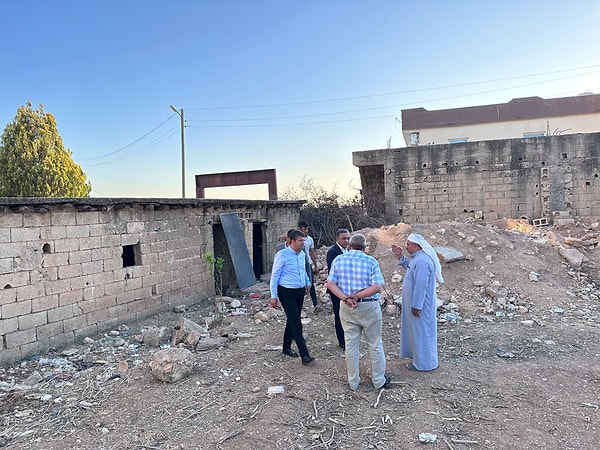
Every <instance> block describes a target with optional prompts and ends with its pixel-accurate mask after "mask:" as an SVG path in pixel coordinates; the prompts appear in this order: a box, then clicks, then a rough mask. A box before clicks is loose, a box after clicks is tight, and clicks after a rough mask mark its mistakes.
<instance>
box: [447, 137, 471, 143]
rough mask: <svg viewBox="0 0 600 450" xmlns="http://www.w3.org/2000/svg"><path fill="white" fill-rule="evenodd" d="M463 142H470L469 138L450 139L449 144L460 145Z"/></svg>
mask: <svg viewBox="0 0 600 450" xmlns="http://www.w3.org/2000/svg"><path fill="white" fill-rule="evenodd" d="M461 142H469V138H468V137H463V138H454V139H448V144H460V143H461Z"/></svg>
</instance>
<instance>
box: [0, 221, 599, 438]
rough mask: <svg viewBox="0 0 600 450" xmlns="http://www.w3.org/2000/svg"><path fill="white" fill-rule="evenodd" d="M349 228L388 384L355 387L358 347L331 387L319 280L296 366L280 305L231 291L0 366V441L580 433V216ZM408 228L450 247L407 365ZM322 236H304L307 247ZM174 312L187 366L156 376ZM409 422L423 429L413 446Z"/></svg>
mask: <svg viewBox="0 0 600 450" xmlns="http://www.w3.org/2000/svg"><path fill="white" fill-rule="evenodd" d="M363 232H364V233H365V234H367V235H368V239H369V243H370V246H369V252H370V253H371V254H372V255H373V256H375V257H376V258H377V259H378V260H379V261H380V264H381V267H382V270H383V272H384V275H385V279H386V286H385V292H384V296H385V298H386V305H384V310H385V314H384V324H383V332H384V344H385V351H386V355H387V358H388V373H389V374H390V375H391V376H392V378H393V381H394V382H393V384H392V387H391V388H390V389H386V390H382V391H378V390H375V389H373V388H372V387H371V386H370V383H369V373H368V372H369V370H368V367H369V364H368V356H367V355H366V354H365V355H363V358H362V362H361V372H362V375H361V376H362V379H363V383H362V385H361V387H360V389H359V391H358V392H355V393H353V392H351V391H350V390H349V389H348V387H347V385H346V378H345V362H344V361H345V360H344V358H343V355H342V354H341V352H340V350H339V349H338V347H337V345H336V339H335V335H334V330H333V315H332V314H331V312H330V309H329V303H328V300H327V296H326V294H324V286H323V285H321V286H320V287H319V293H320V296H321V300H322V307H323V311H321V312H314V311H313V310H312V307H310V306H308V305H309V304H310V302H309V301H307V302H306V304H307V310H306V317H305V319H304V322H305V326H304V329H305V334H306V336H307V343H308V346H309V348H310V349H311V353H312V354H313V356H315V357H316V358H317V364H316V365H315V366H311V367H303V366H302V365H301V364H300V362H299V361H298V360H297V359H292V358H289V357H284V356H283V355H282V354H281V350H280V344H281V336H282V330H283V326H284V324H285V320H284V318H282V316H281V312H280V311H278V310H274V309H272V308H269V307H268V305H267V297H268V294H266V293H265V295H263V297H262V298H258V297H260V294H262V293H261V292H256V293H255V295H248V294H244V295H242V294H241V293H240V295H239V296H236V297H237V298H236V300H239V303H240V305H239V307H238V308H237V309H234V306H236V301H233V303H230V308H228V310H227V317H226V318H225V320H226V322H225V323H224V324H223V325H222V326H220V327H215V326H213V325H209V326H208V327H207V324H209V323H210V321H211V320H212V319H211V316H212V315H213V313H214V308H213V305H211V304H209V303H207V304H204V305H194V306H193V307H191V308H188V309H186V310H183V309H182V310H180V311H179V312H175V311H171V312H166V313H164V314H160V315H158V316H155V317H152V318H150V319H148V320H146V321H144V323H131V324H123V325H122V326H121V327H120V328H119V329H117V330H113V331H112V332H110V333H107V334H106V335H104V336H90V337H89V338H88V339H86V340H85V342H83V343H81V345H79V346H77V347H74V348H71V349H62V350H61V351H57V352H55V353H52V354H49V355H44V356H43V357H39V358H35V359H32V360H28V361H23V362H21V363H19V364H15V365H13V366H12V367H5V368H2V369H0V414H1V416H0V447H7V448H9V449H47V450H52V449H65V448H67V449H81V450H87V449H94V450H109V449H161V450H169V449H211V448H216V449H238V450H240V449H411V448H415V447H418V446H424V448H427V447H431V448H444V449H451V450H452V449H455V450H459V449H475V448H482V449H483V448H486V449H487V448H490V449H507V448H515V449H517V448H518V449H538V448H544V449H582V448H596V447H597V445H598V444H597V442H598V441H599V440H600V428H599V427H600V425H599V423H598V422H599V419H600V417H599V414H600V412H599V411H598V408H599V406H600V370H599V369H600V364H599V363H598V356H599V354H600V342H599V339H598V337H599V328H598V327H599V325H600V317H599V308H600V306H599V300H598V297H599V296H600V278H599V276H598V272H597V268H598V267H600V261H599V259H600V255H599V249H598V241H599V238H598V236H599V232H600V228H598V224H597V223H592V222H589V223H583V222H579V221H576V220H575V221H572V220H568V221H563V223H562V226H560V227H550V226H540V227H533V226H531V225H529V224H528V223H527V222H524V221H517V220H500V221H496V222H494V223H485V222H483V221H475V220H472V219H469V220H466V221H458V220H457V221H448V222H443V223H438V224H428V225H418V226H408V225H405V224H398V225H393V226H388V227H382V228H380V229H373V230H371V229H369V230H363ZM410 232H419V233H421V234H423V235H424V236H425V237H426V238H427V239H428V240H429V242H430V243H432V245H434V246H443V247H447V248H450V249H452V250H455V251H457V252H460V253H461V254H462V255H463V256H464V258H458V259H457V260H453V261H447V262H445V263H444V265H443V271H444V277H445V280H446V282H445V283H444V284H443V285H441V286H440V287H439V298H440V300H441V301H442V303H443V305H441V306H440V309H439V316H438V317H439V352H440V367H439V368H438V369H437V370H435V371H433V372H430V373H420V372H412V371H408V370H407V369H406V368H405V363H406V362H407V361H406V360H402V359H400V358H399V357H398V335H399V309H398V306H396V305H397V304H398V303H399V301H400V297H401V294H402V292H401V285H402V283H401V279H402V276H403V270H402V269H401V268H399V267H398V266H397V265H396V260H395V258H394V256H393V254H392V253H391V251H390V246H391V244H392V243H396V244H404V241H405V238H406V236H407V235H408V233H410ZM325 251H326V249H319V251H318V254H319V259H320V260H321V261H323V260H324V255H325ZM324 277H325V271H323V278H324ZM257 312H258V313H259V315H258V316H257V315H256V314H255V313H257ZM230 314H231V315H230ZM182 318H186V319H187V320H189V321H192V322H193V323H196V324H198V325H199V328H200V329H204V328H205V327H206V328H207V331H206V332H202V333H201V334H202V338H201V339H200V341H199V342H198V345H197V346H196V348H195V349H194V348H193V347H192V346H190V345H187V344H185V343H182V344H179V346H180V347H183V348H188V349H189V350H191V351H192V353H191V357H190V358H191V361H192V363H193V366H192V368H191V373H190V374H189V375H187V376H185V377H184V378H183V379H181V380H179V381H177V382H175V383H164V382H161V381H159V380H158V379H157V378H156V376H155V375H154V376H153V374H152V373H151V371H150V368H149V367H150V362H151V361H152V360H153V358H155V357H156V354H157V353H158V352H159V351H160V350H161V347H160V345H161V344H162V347H167V346H168V344H167V342H170V340H171V337H172V335H173V333H174V332H175V331H174V330H175V327H176V326H177V325H178V324H180V323H181V319H182ZM223 335H225V336H223ZM269 391H272V393H271V394H269ZM281 391H283V392H281ZM276 392H279V393H276ZM420 437H421V439H426V438H427V437H429V438H433V437H435V438H436V440H435V442H430V443H426V444H420V443H419V438H420Z"/></svg>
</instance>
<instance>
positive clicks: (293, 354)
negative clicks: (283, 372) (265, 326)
mask: <svg viewBox="0 0 600 450" xmlns="http://www.w3.org/2000/svg"><path fill="white" fill-rule="evenodd" d="M281 353H283V354H284V355H287V356H291V357H292V358H297V357H298V356H300V355H299V354H298V353H296V352H295V351H294V350H292V349H291V348H284V349H283V351H282V352H281Z"/></svg>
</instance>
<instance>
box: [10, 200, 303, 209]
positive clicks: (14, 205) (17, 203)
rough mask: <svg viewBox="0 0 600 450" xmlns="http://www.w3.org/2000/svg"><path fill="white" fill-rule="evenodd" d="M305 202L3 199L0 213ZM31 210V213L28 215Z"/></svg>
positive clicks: (294, 204) (264, 204) (300, 202)
mask: <svg viewBox="0 0 600 450" xmlns="http://www.w3.org/2000/svg"><path fill="white" fill-rule="evenodd" d="M303 203H306V200H239V199H223V200H222V199H199V198H189V199H188V198H186V199H172V198H104V197H102V198H101V197H94V198H48V197H0V211H4V210H9V211H14V212H43V211H50V210H51V209H52V208H58V207H72V208H74V209H76V210H78V211H94V210H105V211H106V210H111V209H122V208H127V207H138V206H144V207H150V208H155V209H160V208H169V209H175V208H206V207H219V206H223V207H226V208H227V209H230V208H232V207H239V206H248V207H257V206H266V207H268V206H278V207H281V206H286V205H288V206H300V205H302V204H303ZM29 210H31V211H29Z"/></svg>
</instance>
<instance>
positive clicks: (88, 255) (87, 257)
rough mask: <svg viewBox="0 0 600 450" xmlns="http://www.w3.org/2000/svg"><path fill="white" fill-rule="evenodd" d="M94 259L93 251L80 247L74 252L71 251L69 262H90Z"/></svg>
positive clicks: (71, 263) (72, 263)
mask: <svg viewBox="0 0 600 450" xmlns="http://www.w3.org/2000/svg"><path fill="white" fill-rule="evenodd" d="M91 260H92V251H91V250H89V249H88V250H83V249H81V248H80V249H79V250H77V251H74V252H69V264H70V265H74V264H80V263H84V262H90V261H91Z"/></svg>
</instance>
